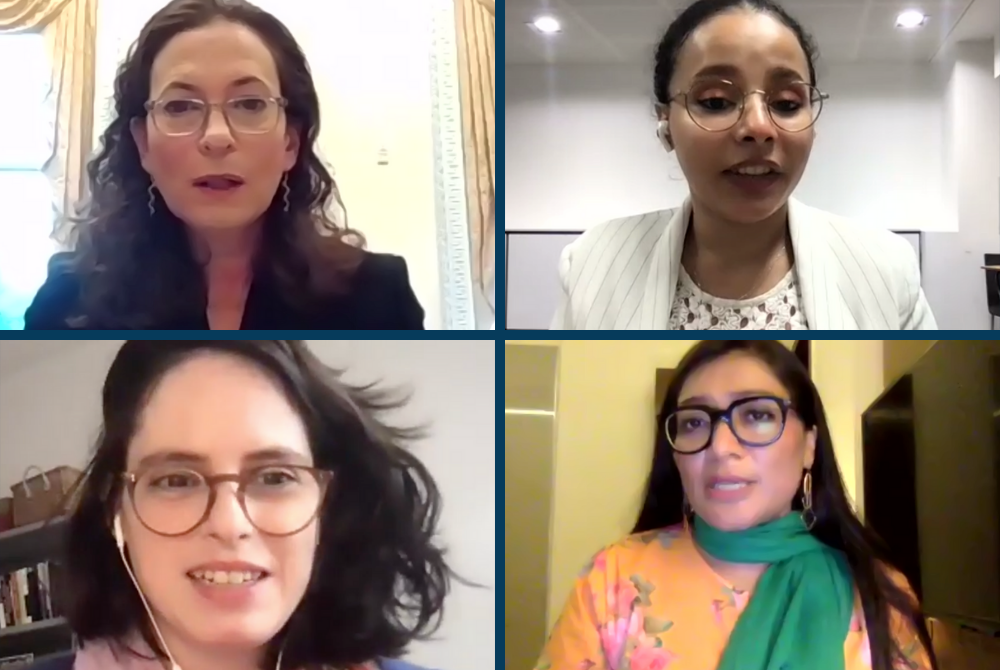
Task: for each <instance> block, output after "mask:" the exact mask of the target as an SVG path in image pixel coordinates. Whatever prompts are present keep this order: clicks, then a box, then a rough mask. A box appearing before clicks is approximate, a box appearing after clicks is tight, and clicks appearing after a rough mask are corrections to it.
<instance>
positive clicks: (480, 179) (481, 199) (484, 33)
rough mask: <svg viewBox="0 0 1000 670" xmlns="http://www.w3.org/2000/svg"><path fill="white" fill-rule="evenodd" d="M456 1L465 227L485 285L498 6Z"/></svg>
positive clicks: (489, 1) (489, 0)
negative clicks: (465, 202) (467, 202)
mask: <svg viewBox="0 0 1000 670" xmlns="http://www.w3.org/2000/svg"><path fill="white" fill-rule="evenodd" d="M455 2H456V8H457V12H456V16H457V21H458V61H459V71H460V79H461V89H462V127H463V134H464V139H465V172H466V183H467V185H468V186H467V188H468V200H469V225H470V227H471V230H470V233H471V238H472V248H473V249H474V250H475V259H474V263H473V270H474V276H475V278H476V280H477V281H478V283H479V285H480V286H481V287H485V286H486V285H488V284H489V282H490V278H491V277H492V275H493V267H492V266H493V261H492V260H491V259H492V256H493V254H492V246H493V244H494V237H495V232H494V230H493V226H494V223H493V212H492V208H493V198H494V191H495V186H496V180H495V165H496V148H495V137H496V134H495V129H496V111H495V105H494V99H495V97H496V76H495V73H496V67H495V60H494V54H495V47H494V35H495V33H496V25H495V24H496V5H495V4H494V2H493V0H455Z"/></svg>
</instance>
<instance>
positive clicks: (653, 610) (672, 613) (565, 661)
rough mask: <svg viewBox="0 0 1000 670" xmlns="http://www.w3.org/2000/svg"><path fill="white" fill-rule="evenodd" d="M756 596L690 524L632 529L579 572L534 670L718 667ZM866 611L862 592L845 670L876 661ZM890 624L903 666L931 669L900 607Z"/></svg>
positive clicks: (905, 669) (860, 669) (900, 667)
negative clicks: (735, 581) (704, 548)
mask: <svg viewBox="0 0 1000 670" xmlns="http://www.w3.org/2000/svg"><path fill="white" fill-rule="evenodd" d="M896 577H897V578H898V579H899V580H902V582H903V583H905V579H904V578H903V577H902V576H901V575H896ZM907 588H908V585H907ZM750 596H751V592H749V591H739V590H737V589H735V588H733V586H732V585H731V584H729V583H727V582H726V580H724V579H723V578H722V577H721V576H719V575H718V574H717V573H716V572H715V571H714V570H713V569H712V568H711V567H710V566H709V564H708V563H707V562H706V561H705V559H704V558H703V557H702V555H701V554H700V553H699V552H698V550H697V548H695V546H694V540H693V538H692V537H691V535H690V533H689V532H688V530H687V529H685V528H684V527H683V526H676V527H673V528H668V529H664V530H659V531H651V532H648V533H642V534H639V535H633V536H631V537H628V538H626V539H625V540H623V541H622V542H619V543H617V544H615V545H612V546H611V547H608V548H606V549H604V550H603V551H601V552H600V553H598V554H597V556H596V557H594V559H593V561H592V562H591V564H590V565H588V566H587V569H586V570H585V572H584V574H583V575H581V576H580V578H579V579H577V581H576V586H575V587H574V589H573V593H572V594H571V596H570V598H569V602H568V604H567V605H566V608H565V609H564V610H563V612H562V615H561V616H560V618H559V620H558V621H557V622H556V625H555V629H554V630H553V631H552V634H551V636H550V637H549V641H548V643H547V644H546V647H545V650H544V652H543V654H542V657H541V659H539V661H538V664H537V665H536V666H535V670H711V669H713V668H716V667H717V666H718V664H719V660H720V659H721V658H722V652H723V650H724V649H725V647H726V642H727V641H728V640H729V635H730V633H732V631H733V627H734V626H735V625H736V620H737V619H738V618H739V616H740V614H741V613H742V612H743V609H744V608H745V607H746V605H747V602H748V601H749V600H750ZM861 612H862V610H861V601H860V599H859V597H858V596H857V594H855V608H854V617H853V618H852V619H851V625H850V629H849V631H848V633H847V639H846V640H844V659H845V668H846V670H870V668H871V667H872V665H871V648H870V646H869V644H868V633H867V631H866V630H865V622H864V616H863V615H862V614H861ZM892 625H893V635H894V636H895V639H896V640H898V641H899V643H900V647H901V649H902V651H903V654H904V656H903V658H899V659H897V661H896V665H895V667H896V668H897V669H898V670H929V669H930V663H929V661H928V658H927V655H926V652H925V651H924V649H923V647H922V646H921V645H920V643H919V641H918V638H917V636H916V634H915V633H914V632H913V631H912V630H911V628H912V627H909V626H904V624H903V622H902V618H901V617H898V616H896V617H893V624H892ZM795 670H798V669H795ZM803 670H807V669H803Z"/></svg>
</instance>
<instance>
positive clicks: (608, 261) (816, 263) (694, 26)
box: [552, 0, 937, 330]
mask: <svg viewBox="0 0 1000 670" xmlns="http://www.w3.org/2000/svg"><path fill="white" fill-rule="evenodd" d="M815 54H816V49H815V46H814V44H813V41H812V39H811V38H810V37H809V35H808V34H807V33H806V32H805V30H804V29H803V28H802V26H801V25H799V23H797V22H796V21H795V20H794V19H793V18H792V17H790V16H789V15H788V14H787V12H785V10H784V9H782V8H781V7H780V6H779V5H778V4H777V3H776V2H774V1H773V0H697V2H695V3H694V4H692V5H691V6H689V7H688V8H687V9H686V10H684V11H683V12H682V13H681V14H680V16H679V17H678V18H677V20H676V21H674V23H673V24H671V26H670V27H669V28H668V29H667V32H666V34H665V35H664V36H663V39H662V40H661V41H660V44H659V47H658V48H657V52H656V67H655V72H654V87H655V93H656V98H657V101H658V103H657V106H656V107H657V115H658V117H659V125H658V128H657V135H658V137H659V138H660V141H661V142H662V143H663V145H664V147H665V148H666V149H667V150H668V151H676V152H677V159H678V162H679V163H680V165H681V169H682V170H683V171H684V175H685V177H686V178H687V181H688V184H689V186H690V190H691V195H690V197H689V198H688V199H687V200H686V201H685V203H684V204H683V205H682V206H681V207H678V208H676V209H670V210H664V211H660V212H652V213H649V214H645V215H642V216H637V217H631V218H626V219H618V220H615V221H610V222H607V223H604V224H601V225H599V226H597V227H595V228H592V229H591V230H589V231H587V232H586V233H585V234H584V235H582V236H581V237H580V238H579V239H578V240H577V241H575V242H574V243H573V244H571V245H570V246H569V247H568V248H567V249H566V251H565V252H564V254H563V257H562V260H561V262H560V267H559V274H560V279H561V283H562V289H563V296H562V304H561V305H560V307H559V311H558V313H557V314H556V316H555V319H554V321H553V324H552V328H553V329H644V330H675V329H696V330H708V329H727V330H764V329H768V330H771V329H786V330H797V329H881V330H907V329H935V328H936V327H937V326H936V324H935V322H934V317H933V315H932V314H931V310H930V307H929V306H928V304H927V300H926V299H925V297H924V294H923V291H922V290H921V288H920V272H919V269H918V265H917V259H916V255H915V254H914V252H913V249H912V247H910V245H909V243H907V242H906V241H905V240H904V239H902V238H901V237H899V236H897V235H895V234H894V233H892V232H890V231H888V230H883V229H876V228H870V227H865V226H861V225H859V224H857V223H854V222H852V221H849V220H846V219H842V218H840V217H837V216H834V215H832V214H828V213H826V212H822V211H819V210H816V209H813V208H810V207H807V206H806V205H804V204H802V203H799V202H797V201H796V200H795V199H793V198H792V197H791V194H792V192H793V191H794V189H795V187H796V186H797V185H798V183H799V180H800V179H801V177H802V173H803V171H804V170H805V166H806V163H807V161H808V158H809V154H810V152H811V150H812V143H813V138H814V135H815V122H816V119H817V118H818V116H819V113H820V111H821V110H822V107H823V101H824V100H825V99H826V98H827V97H828V96H827V95H826V94H824V93H822V92H821V91H820V90H819V89H818V88H816V70H815V59H816V55H815Z"/></svg>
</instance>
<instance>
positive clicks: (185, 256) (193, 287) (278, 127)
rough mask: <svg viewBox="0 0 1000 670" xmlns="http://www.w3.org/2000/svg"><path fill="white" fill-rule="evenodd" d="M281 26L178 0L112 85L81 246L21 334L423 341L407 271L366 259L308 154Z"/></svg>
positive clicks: (308, 102)
mask: <svg viewBox="0 0 1000 670" xmlns="http://www.w3.org/2000/svg"><path fill="white" fill-rule="evenodd" d="M319 128H320V110H319V101H318V98H317V94H316V87H315V85H314V83H313V78H312V75H311V74H310V70H309V67H308V64H307V62H306V59H305V56H304V55H303V53H302V50H301V49H300V47H299V45H298V44H297V43H296V41H295V39H294V38H293V37H292V35H291V34H290V33H289V31H288V29H287V28H286V27H285V26H284V25H283V24H282V23H281V22H279V21H278V20H277V19H276V18H275V17H274V16H272V15H271V14H269V13H267V12H265V11H263V10H261V9H259V8H257V7H256V6H254V5H252V4H250V3H249V2H246V0H172V1H171V2H169V3H167V4H166V6H165V7H163V8H162V9H160V10H159V11H158V12H157V13H156V14H154V15H153V17H152V18H151V19H150V20H149V21H148V23H147V24H146V25H145V27H144V28H143V29H142V32H141V33H140V34H139V38H138V40H137V41H136V43H135V45H134V46H133V47H132V49H131V50H130V52H129V55H128V57H127V58H126V59H125V62H124V63H123V64H122V66H121V67H120V68H119V70H118V76H117V78H116V80H115V98H114V110H113V113H112V120H111V122H110V124H109V125H108V127H107V130H106V131H105V132H104V135H103V137H102V138H101V146H100V151H99V153H98V154H97V156H96V157H95V158H94V159H93V160H92V161H91V163H90V165H89V167H88V171H87V172H88V175H89V183H88V189H87V190H88V193H89V199H88V200H87V202H85V203H84V204H83V206H82V208H81V209H80V212H79V216H78V217H77V218H76V220H75V221H74V225H75V229H74V236H73V237H74V238H75V242H74V244H75V248H74V250H73V252H72V253H63V254H57V255H56V257H54V258H53V259H52V261H51V262H50V264H49V277H48V280H47V281H46V283H45V284H44V285H43V286H42V288H41V289H40V290H39V292H38V294H37V296H36V297H35V299H34V301H33V303H32V304H31V306H30V307H29V309H28V310H27V313H26V315H25V326H26V328H27V329H65V328H88V329H108V328H113V329H185V330H200V329H212V330H238V329H293V330H294V329H310V330H311V329H315V330H334V329H379V330H396V329H421V328H423V320H424V312H423V309H422V307H421V306H420V303H419V302H418V300H417V298H416V295H415V294H414V291H413V289H412V288H411V286H410V282H409V278H408V272H407V267H406V263H405V261H404V260H403V259H402V258H399V257H397V256H392V255H387V254H376V253H369V252H367V251H365V250H364V248H363V247H364V237H363V236H362V235H361V234H360V233H359V232H357V231H355V230H351V229H349V228H348V227H347V219H346V210H345V209H344V208H343V203H342V202H341V199H340V195H339V192H338V190H337V184H336V182H335V181H334V179H333V177H332V176H331V174H330V172H329V170H328V169H327V168H326V167H325V166H324V164H323V161H322V160H321V159H320V157H319V155H318V154H317V152H316V140H317V137H318V135H319Z"/></svg>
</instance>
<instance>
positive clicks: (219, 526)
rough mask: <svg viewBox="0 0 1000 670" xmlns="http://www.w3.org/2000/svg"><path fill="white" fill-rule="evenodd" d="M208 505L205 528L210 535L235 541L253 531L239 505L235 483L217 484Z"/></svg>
mask: <svg viewBox="0 0 1000 670" xmlns="http://www.w3.org/2000/svg"><path fill="white" fill-rule="evenodd" d="M225 484H228V485H225ZM209 505H210V506H211V507H210V509H209V510H208V518H207V519H206V520H205V527H206V529H207V530H208V532H209V533H210V534H211V535H213V536H215V537H218V538H220V539H223V540H235V539H239V538H241V537H246V536H248V535H249V534H250V533H251V532H252V531H253V524H252V523H250V519H248V518H247V515H246V513H245V512H244V511H243V505H242V504H241V503H240V493H239V485H238V484H237V483H236V482H229V481H224V482H218V483H217V484H216V487H215V495H214V496H213V497H211V498H210V501H209Z"/></svg>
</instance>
